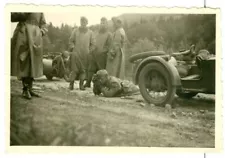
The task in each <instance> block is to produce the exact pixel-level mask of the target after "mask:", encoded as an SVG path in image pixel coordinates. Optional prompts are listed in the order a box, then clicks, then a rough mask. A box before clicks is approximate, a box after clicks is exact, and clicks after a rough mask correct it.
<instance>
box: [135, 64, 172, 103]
mask: <svg viewBox="0 0 225 158" xmlns="http://www.w3.org/2000/svg"><path fill="white" fill-rule="evenodd" d="M138 85H139V88H140V92H141V95H142V97H143V98H144V99H145V100H146V101H147V102H148V103H152V104H155V105H157V106H164V105H165V104H171V103H172V101H173V99H174V97H175V93H176V87H175V86H173V85H172V77H171V74H170V73H169V72H168V71H167V69H166V68H165V67H164V66H163V65H162V64H160V63H158V62H153V63H149V64H147V65H146V66H144V67H143V68H142V70H141V71H140V74H139V78H138ZM156 85H157V86H156ZM157 87H158V88H157ZM152 93H154V94H155V93H158V94H159V95H158V96H152Z"/></svg>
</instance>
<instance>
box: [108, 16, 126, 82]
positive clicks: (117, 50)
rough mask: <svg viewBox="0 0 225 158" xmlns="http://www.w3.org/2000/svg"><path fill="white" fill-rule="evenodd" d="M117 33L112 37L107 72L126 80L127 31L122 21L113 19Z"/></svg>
mask: <svg viewBox="0 0 225 158" xmlns="http://www.w3.org/2000/svg"><path fill="white" fill-rule="evenodd" d="M112 21H113V24H114V28H115V32H114V33H113V37H112V45H111V48H110V51H109V53H108V57H107V64H106V70H107V71H108V73H109V75H111V76H115V77H118V78H120V79H124V74H125V55H124V49H125V48H124V45H125V36H126V34H125V31H124V29H123V28H122V21H121V20H120V19H118V18H115V17H114V18H112Z"/></svg>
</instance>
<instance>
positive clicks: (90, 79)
mask: <svg viewBox="0 0 225 158" xmlns="http://www.w3.org/2000/svg"><path fill="white" fill-rule="evenodd" d="M93 75H94V72H88V74H87V82H86V83H85V85H84V87H88V88H90V87H91V81H92V77H93Z"/></svg>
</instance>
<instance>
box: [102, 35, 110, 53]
mask: <svg viewBox="0 0 225 158" xmlns="http://www.w3.org/2000/svg"><path fill="white" fill-rule="evenodd" d="M111 44H112V34H111V33H108V37H107V39H106V42H105V45H104V47H103V52H105V53H107V52H108V51H109V49H110V47H111Z"/></svg>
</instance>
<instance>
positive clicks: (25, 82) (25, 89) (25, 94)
mask: <svg viewBox="0 0 225 158" xmlns="http://www.w3.org/2000/svg"><path fill="white" fill-rule="evenodd" d="M22 84H23V93H22V96H23V97H24V98H26V99H31V94H30V92H29V79H28V78H26V77H23V78H22Z"/></svg>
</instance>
